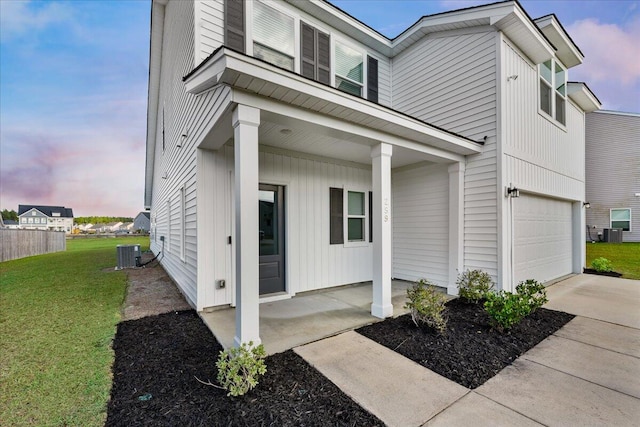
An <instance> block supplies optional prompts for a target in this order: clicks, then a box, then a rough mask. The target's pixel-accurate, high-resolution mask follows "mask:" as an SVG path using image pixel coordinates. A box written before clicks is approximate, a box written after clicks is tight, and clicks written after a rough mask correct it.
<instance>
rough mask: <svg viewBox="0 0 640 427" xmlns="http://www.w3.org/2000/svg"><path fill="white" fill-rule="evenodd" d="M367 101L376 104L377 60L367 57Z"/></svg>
mask: <svg viewBox="0 0 640 427" xmlns="http://www.w3.org/2000/svg"><path fill="white" fill-rule="evenodd" d="M367 99H368V100H369V101H373V102H378V60H377V59H375V58H372V57H370V56H367Z"/></svg>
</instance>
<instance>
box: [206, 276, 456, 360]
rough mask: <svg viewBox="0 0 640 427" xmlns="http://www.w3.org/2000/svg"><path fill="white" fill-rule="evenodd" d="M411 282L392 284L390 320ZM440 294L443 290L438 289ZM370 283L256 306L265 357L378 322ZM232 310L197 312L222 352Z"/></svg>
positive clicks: (230, 336) (400, 310)
mask: <svg viewBox="0 0 640 427" xmlns="http://www.w3.org/2000/svg"><path fill="white" fill-rule="evenodd" d="M410 286H411V282H407V281H403V280H392V283H391V301H392V303H393V314H394V316H400V315H402V314H405V313H407V312H408V310H407V309H406V308H404V305H405V302H406V295H407V289H408V288H409V287H410ZM440 289H441V290H442V292H443V293H445V292H446V289H444V288H440ZM371 293H372V282H363V283H354V284H353V285H346V286H341V287H337V288H332V289H323V290H319V291H310V292H304V293H301V294H299V295H296V296H295V297H293V298H291V299H285V300H279V301H271V302H263V303H261V304H260V338H261V339H262V344H263V345H264V347H265V350H266V351H267V353H268V354H274V353H280V352H283V351H285V350H288V349H290V348H294V347H297V346H300V345H303V344H307V343H310V342H313V341H317V340H320V339H322V338H326V337H330V336H333V335H336V334H339V333H340V332H344V331H348V330H352V329H355V328H359V327H360V326H364V325H368V324H370V323H373V322H377V321H380V320H381V319H378V318H376V317H373V316H372V315H371ZM235 311H236V310H235V309H234V308H222V309H214V310H211V311H205V312H201V313H200V316H201V317H202V319H203V320H204V322H205V323H206V324H207V326H208V327H209V329H211V331H212V332H213V334H214V335H215V337H216V339H217V340H218V341H219V342H220V344H222V346H223V347H224V348H229V347H232V346H233V345H234V334H235V316H236V313H235Z"/></svg>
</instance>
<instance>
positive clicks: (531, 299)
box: [516, 279, 549, 315]
mask: <svg viewBox="0 0 640 427" xmlns="http://www.w3.org/2000/svg"><path fill="white" fill-rule="evenodd" d="M516 293H517V294H518V295H520V296H521V297H522V299H523V301H524V304H525V305H526V306H527V307H528V310H529V313H527V315H529V314H531V313H533V312H534V311H536V310H537V309H538V308H540V307H542V306H543V305H544V304H545V303H546V302H547V301H549V299H548V298H547V290H546V289H545V288H544V285H543V284H542V283H540V282H537V281H535V280H533V279H529V280H525V281H524V282H520V283H519V284H518V286H516Z"/></svg>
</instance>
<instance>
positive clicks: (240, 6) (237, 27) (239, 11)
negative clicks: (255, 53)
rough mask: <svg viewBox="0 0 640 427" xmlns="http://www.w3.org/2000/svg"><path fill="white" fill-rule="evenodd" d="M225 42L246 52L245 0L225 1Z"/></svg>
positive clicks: (226, 44) (228, 45)
mask: <svg viewBox="0 0 640 427" xmlns="http://www.w3.org/2000/svg"><path fill="white" fill-rule="evenodd" d="M224 43H225V46H227V47H230V48H231V49H235V50H237V51H240V52H242V53H244V1H243V0H225V2H224Z"/></svg>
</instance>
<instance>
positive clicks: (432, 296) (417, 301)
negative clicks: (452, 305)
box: [405, 279, 447, 333]
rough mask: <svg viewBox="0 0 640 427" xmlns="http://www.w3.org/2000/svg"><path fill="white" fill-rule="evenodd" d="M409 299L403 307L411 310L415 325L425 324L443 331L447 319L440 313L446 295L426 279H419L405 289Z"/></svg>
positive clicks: (445, 300)
mask: <svg viewBox="0 0 640 427" xmlns="http://www.w3.org/2000/svg"><path fill="white" fill-rule="evenodd" d="M407 298H408V299H409V301H408V302H407V304H406V305H405V308H408V309H409V310H411V319H412V320H413V323H415V324H416V326H417V327H421V326H422V325H425V326H427V327H430V328H433V329H435V330H436V331H438V332H440V333H443V332H444V330H445V328H446V327H447V319H446V318H445V317H444V316H443V315H442V312H443V311H444V305H445V303H446V302H447V297H446V296H445V295H444V294H442V293H440V292H438V290H437V289H436V287H435V286H434V285H433V284H432V283H431V282H429V281H428V280H424V279H421V280H419V281H417V282H416V283H415V284H414V285H413V286H412V287H411V288H409V289H407Z"/></svg>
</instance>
